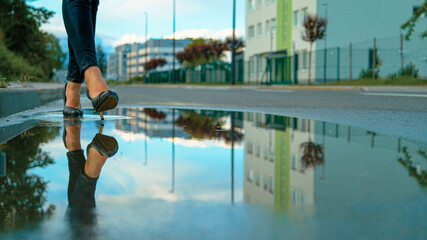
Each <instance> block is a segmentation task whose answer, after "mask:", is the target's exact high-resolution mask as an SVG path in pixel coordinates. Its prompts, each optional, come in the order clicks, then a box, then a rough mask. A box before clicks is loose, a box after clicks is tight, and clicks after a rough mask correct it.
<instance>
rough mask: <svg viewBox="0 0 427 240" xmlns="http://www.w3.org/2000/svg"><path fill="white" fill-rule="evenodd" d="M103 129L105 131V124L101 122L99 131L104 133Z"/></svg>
mask: <svg viewBox="0 0 427 240" xmlns="http://www.w3.org/2000/svg"><path fill="white" fill-rule="evenodd" d="M102 131H104V124H101V127H100V128H99V131H98V133H99V134H102Z"/></svg>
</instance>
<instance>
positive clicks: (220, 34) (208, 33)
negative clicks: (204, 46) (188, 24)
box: [164, 28, 245, 39]
mask: <svg viewBox="0 0 427 240" xmlns="http://www.w3.org/2000/svg"><path fill="white" fill-rule="evenodd" d="M232 34H233V29H232V28H227V29H222V30H218V31H214V30H211V29H206V28H205V29H188V30H184V31H180V32H176V33H175V38H176V39H185V38H213V39H225V38H226V37H231V36H232ZM236 36H237V37H243V36H245V31H244V30H243V29H240V28H238V29H236ZM164 38H166V39H171V38H173V34H170V35H167V36H165V37H164Z"/></svg>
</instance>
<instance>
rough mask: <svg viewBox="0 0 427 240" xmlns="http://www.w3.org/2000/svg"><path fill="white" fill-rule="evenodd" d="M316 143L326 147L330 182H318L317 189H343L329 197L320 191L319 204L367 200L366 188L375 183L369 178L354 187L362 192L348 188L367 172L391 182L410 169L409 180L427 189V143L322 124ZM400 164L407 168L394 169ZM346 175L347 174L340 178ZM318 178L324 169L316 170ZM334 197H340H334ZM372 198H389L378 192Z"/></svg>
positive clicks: (326, 167) (316, 134)
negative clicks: (323, 202) (353, 180)
mask: <svg viewBox="0 0 427 240" xmlns="http://www.w3.org/2000/svg"><path fill="white" fill-rule="evenodd" d="M315 143H317V144H321V145H323V146H324V154H325V158H326V159H327V160H326V161H327V164H326V165H325V170H324V172H326V176H325V177H326V178H327V179H328V181H323V182H322V183H321V182H319V181H316V186H320V185H321V186H322V187H324V188H325V187H328V186H330V187H331V188H335V189H340V191H330V193H329V194H327V193H326V192H328V191H319V192H317V191H316V200H318V199H320V200H323V199H329V198H331V197H335V199H340V198H341V197H342V196H347V198H348V199H353V200H355V201H356V200H357V199H359V198H361V197H363V194H361V193H360V191H363V190H364V189H368V188H367V187H366V186H367V185H368V184H371V185H372V184H374V182H369V181H368V179H367V178H366V179H365V178H360V179H358V181H357V183H353V184H354V185H356V184H357V185H360V187H359V188H358V191H351V190H348V189H349V188H348V186H347V185H346V184H347V182H348V181H351V180H352V179H353V178H354V174H355V173H360V172H366V171H367V169H369V170H370V171H374V170H375V177H376V178H378V179H380V178H384V179H389V177H390V176H396V175H397V174H399V175H400V174H404V172H402V171H401V170H402V169H406V170H407V171H408V172H409V176H411V177H412V178H414V179H415V180H416V181H417V182H418V184H419V185H421V186H423V187H427V181H426V180H427V158H426V157H425V155H423V153H424V152H425V151H426V150H427V145H426V144H425V143H419V142H413V141H410V140H406V139H402V138H400V137H397V136H390V135H384V134H381V133H376V132H373V131H369V130H366V129H363V128H358V127H352V126H345V125H339V124H335V123H328V122H322V121H316V122H315ZM396 161H398V163H399V165H401V166H402V167H403V168H399V167H397V168H394V167H393V166H395V164H396ZM349 169H351V171H350V170H349ZM343 171H345V172H346V174H339V173H340V172H343ZM328 173H329V174H328ZM316 175H319V177H317V176H316V179H321V178H322V175H324V173H323V169H319V171H318V170H316ZM423 179H424V180H423ZM404 184H406V183H404V181H399V182H396V183H395V184H394V186H393V188H394V189H399V187H402V189H404V187H403V186H404ZM399 185H401V186H399ZM384 187H385V186H384ZM316 189H317V187H316ZM347 190H348V191H347ZM343 192H345V194H344V193H343ZM379 192H380V191H378V193H379ZM334 194H336V196H332V195H334ZM370 195H371V196H373V199H377V200H379V199H381V198H384V197H385V196H384V195H381V194H378V195H376V192H371V193H370ZM374 195H375V197H374Z"/></svg>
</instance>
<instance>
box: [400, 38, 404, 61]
mask: <svg viewBox="0 0 427 240" xmlns="http://www.w3.org/2000/svg"><path fill="white" fill-rule="evenodd" d="M403 64H404V59H403V34H400V68H403Z"/></svg>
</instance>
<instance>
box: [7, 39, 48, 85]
mask: <svg viewBox="0 0 427 240" xmlns="http://www.w3.org/2000/svg"><path fill="white" fill-rule="evenodd" d="M0 75H2V76H3V77H4V78H6V79H7V80H8V81H11V80H17V79H19V78H20V76H22V75H28V76H33V77H34V80H38V81H42V80H44V79H43V78H44V76H45V75H44V73H43V71H42V70H41V69H39V68H36V67H33V66H31V65H30V63H29V62H28V61H27V60H26V59H24V58H23V57H21V56H18V55H16V54H15V53H13V52H11V51H9V50H8V49H7V48H6V46H5V45H4V43H3V41H1V40H0Z"/></svg>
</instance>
